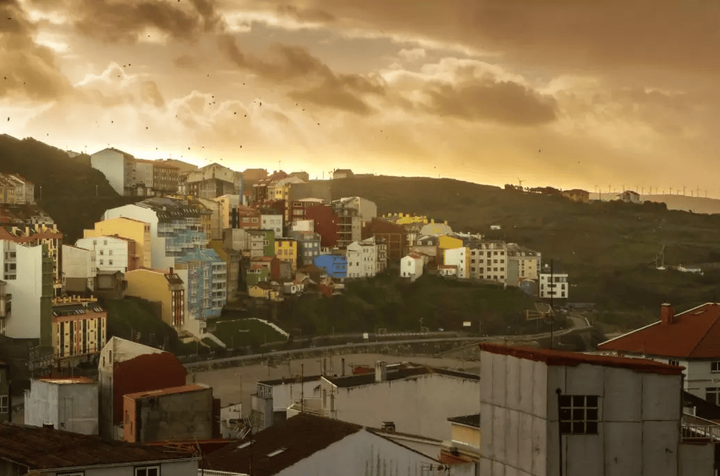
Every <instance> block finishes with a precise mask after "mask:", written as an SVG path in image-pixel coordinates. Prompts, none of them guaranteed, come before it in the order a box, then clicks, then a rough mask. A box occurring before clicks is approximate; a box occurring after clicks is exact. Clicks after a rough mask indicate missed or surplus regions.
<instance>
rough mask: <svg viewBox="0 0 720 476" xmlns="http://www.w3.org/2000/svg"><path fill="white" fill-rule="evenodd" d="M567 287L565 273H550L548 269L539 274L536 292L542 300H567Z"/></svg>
mask: <svg viewBox="0 0 720 476" xmlns="http://www.w3.org/2000/svg"><path fill="white" fill-rule="evenodd" d="M569 286H570V285H569V284H568V275H567V273H561V272H558V271H555V272H551V270H550V268H549V267H545V268H543V270H542V271H541V272H540V281H539V287H538V292H539V296H540V298H542V299H550V298H554V299H567V298H568V291H569Z"/></svg>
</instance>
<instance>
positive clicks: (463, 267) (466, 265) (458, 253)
mask: <svg viewBox="0 0 720 476" xmlns="http://www.w3.org/2000/svg"><path fill="white" fill-rule="evenodd" d="M468 251H469V250H468V248H465V247H464V246H461V247H460V248H455V249H452V250H445V251H444V254H445V257H444V259H445V265H447V266H455V267H456V269H457V277H458V278H461V279H465V278H469V277H470V273H469V271H470V262H469V260H468Z"/></svg>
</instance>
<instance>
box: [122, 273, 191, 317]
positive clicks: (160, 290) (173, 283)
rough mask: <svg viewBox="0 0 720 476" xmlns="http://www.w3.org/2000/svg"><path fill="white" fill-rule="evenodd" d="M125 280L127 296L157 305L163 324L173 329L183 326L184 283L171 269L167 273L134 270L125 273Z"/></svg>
mask: <svg viewBox="0 0 720 476" xmlns="http://www.w3.org/2000/svg"><path fill="white" fill-rule="evenodd" d="M125 279H126V281H127V283H128V285H127V290H126V291H125V294H126V295H127V296H133V297H138V298H141V299H145V300H147V301H150V302H152V303H159V304H160V313H161V316H162V320H163V322H164V323H165V324H167V325H169V326H172V327H173V328H175V329H179V328H182V326H183V324H185V293H186V290H185V283H184V282H183V280H182V278H180V276H179V275H178V274H177V273H175V272H174V270H173V269H172V268H171V269H170V270H168V271H165V270H162V271H161V270H156V269H145V268H141V269H135V270H133V271H129V272H128V273H126V274H125Z"/></svg>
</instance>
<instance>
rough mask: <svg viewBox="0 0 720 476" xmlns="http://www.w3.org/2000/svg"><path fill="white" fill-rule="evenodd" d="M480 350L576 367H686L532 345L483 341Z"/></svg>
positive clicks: (675, 371)
mask: <svg viewBox="0 0 720 476" xmlns="http://www.w3.org/2000/svg"><path fill="white" fill-rule="evenodd" d="M480 350H483V351H485V352H491V353H493V354H499V355H510V356H512V357H517V358H518V359H526V360H533V361H535V362H543V363H545V364H546V365H548V366H569V367H575V366H577V365H580V364H589V365H602V366H604V367H619V368H625V369H630V370H635V371H638V372H648V373H656V374H666V375H680V374H682V371H683V370H684V367H680V366H677V365H668V364H662V363H659V362H655V361H653V360H646V359H633V358H627V357H611V356H606V355H596V354H581V353H578V352H564V351H560V350H550V349H539V348H531V347H512V346H506V345H500V344H490V343H482V344H480Z"/></svg>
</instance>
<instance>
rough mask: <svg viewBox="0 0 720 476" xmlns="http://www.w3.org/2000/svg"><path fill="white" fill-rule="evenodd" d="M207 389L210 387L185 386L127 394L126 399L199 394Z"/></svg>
mask: <svg viewBox="0 0 720 476" xmlns="http://www.w3.org/2000/svg"><path fill="white" fill-rule="evenodd" d="M207 388H208V387H201V386H200V385H183V386H181V387H170V388H161V389H159V390H148V391H146V392H135V393H126V394H125V395H124V397H125V398H129V399H131V400H140V399H141V398H148V397H161V396H163V395H174V394H177V393H189V392H197V391H198V390H205V389H207Z"/></svg>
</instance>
